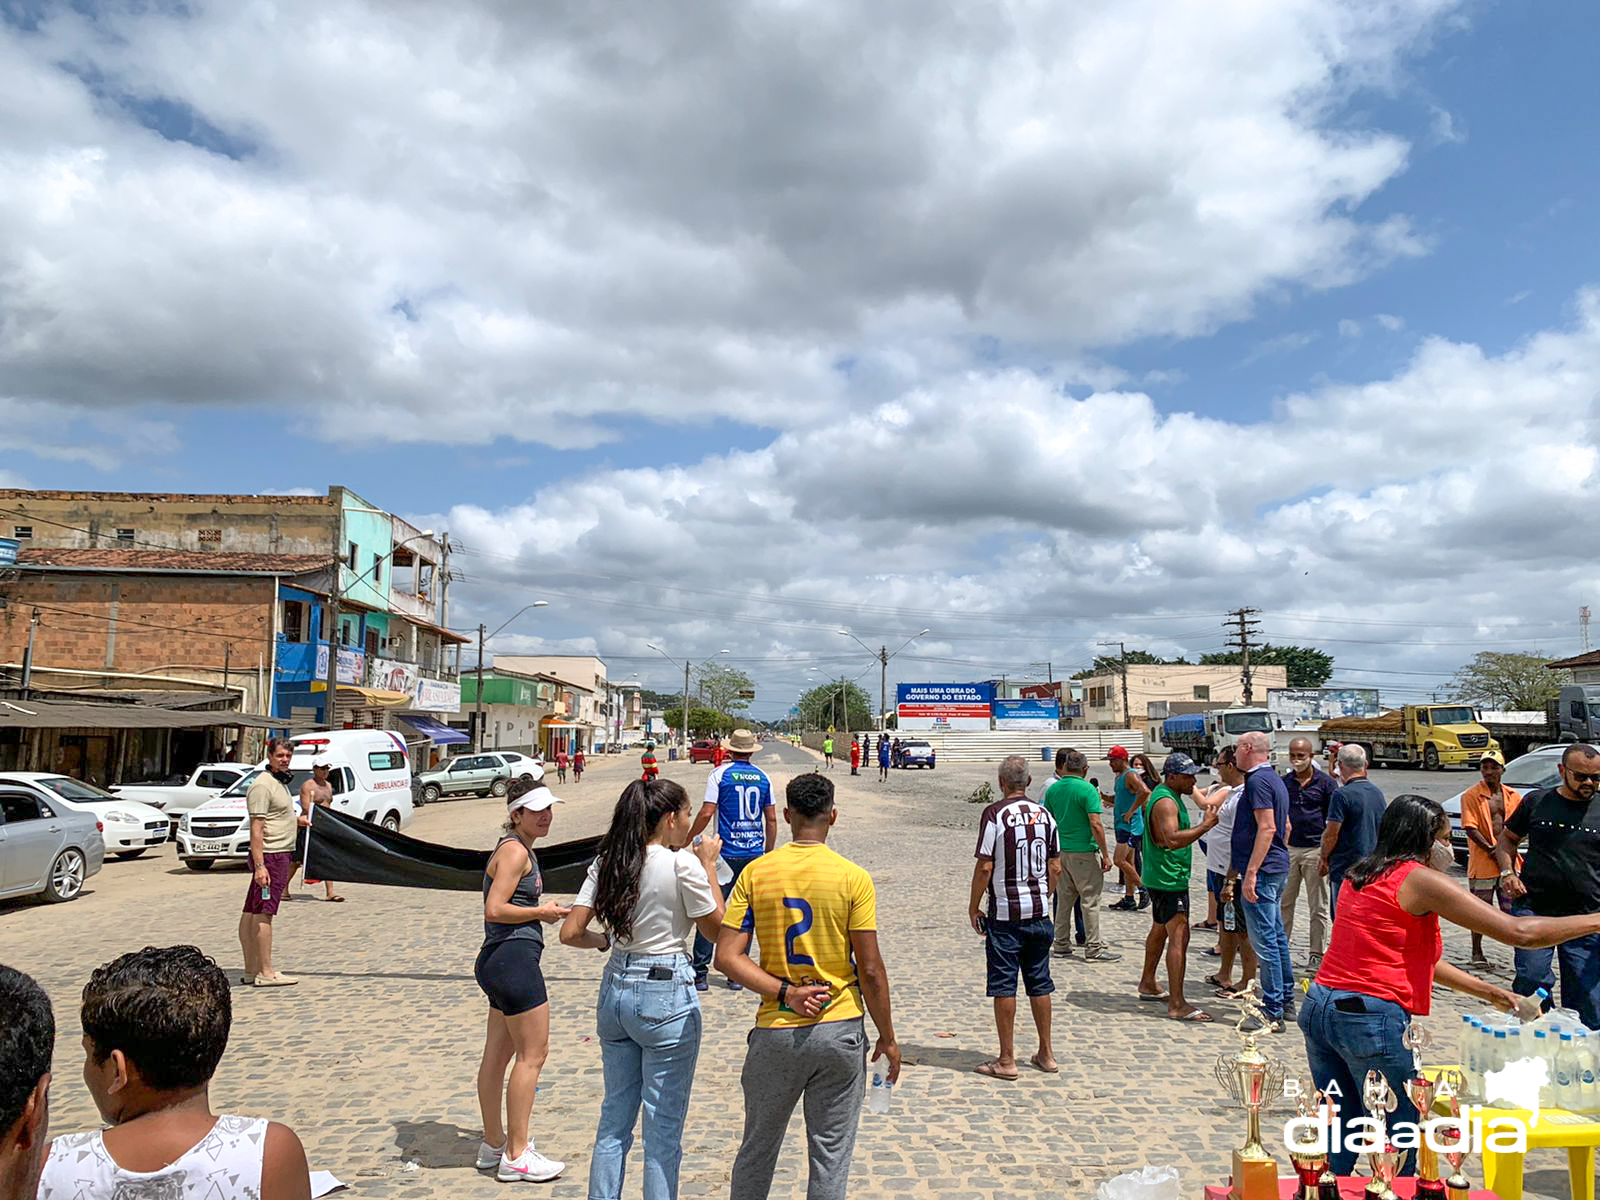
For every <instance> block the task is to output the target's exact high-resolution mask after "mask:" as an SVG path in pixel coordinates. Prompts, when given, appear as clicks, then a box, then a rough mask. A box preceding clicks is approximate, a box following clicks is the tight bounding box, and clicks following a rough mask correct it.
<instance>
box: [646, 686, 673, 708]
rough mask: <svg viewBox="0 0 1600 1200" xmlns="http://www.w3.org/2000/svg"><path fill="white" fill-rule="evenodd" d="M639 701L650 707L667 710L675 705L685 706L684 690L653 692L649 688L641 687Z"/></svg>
mask: <svg viewBox="0 0 1600 1200" xmlns="http://www.w3.org/2000/svg"><path fill="white" fill-rule="evenodd" d="M639 703H640V704H642V705H644V706H645V707H646V708H648V709H657V710H665V709H669V708H672V707H674V706H676V707H678V708H680V709H681V708H682V707H683V693H682V692H652V691H651V690H650V689H649V688H640V689H639Z"/></svg>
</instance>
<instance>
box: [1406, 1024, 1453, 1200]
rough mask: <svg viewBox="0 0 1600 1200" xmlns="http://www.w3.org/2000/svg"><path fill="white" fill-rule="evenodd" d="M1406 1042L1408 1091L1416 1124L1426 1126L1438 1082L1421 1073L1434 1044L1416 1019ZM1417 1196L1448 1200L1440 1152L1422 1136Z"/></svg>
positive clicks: (1418, 1151)
mask: <svg viewBox="0 0 1600 1200" xmlns="http://www.w3.org/2000/svg"><path fill="white" fill-rule="evenodd" d="M1403 1040H1404V1042H1405V1044H1406V1045H1407V1046H1408V1047H1409V1048H1410V1050H1411V1063H1412V1070H1411V1078H1410V1079H1408V1080H1406V1095H1407V1096H1408V1097H1409V1098H1410V1100H1411V1103H1413V1104H1415V1105H1416V1106H1417V1124H1418V1125H1420V1126H1426V1124H1427V1121H1428V1118H1429V1116H1430V1115H1431V1114H1432V1112H1433V1101H1434V1098H1435V1097H1436V1096H1437V1095H1438V1094H1439V1085H1438V1083H1437V1082H1436V1081H1434V1080H1432V1079H1429V1078H1428V1077H1427V1076H1426V1075H1424V1074H1423V1073H1422V1051H1423V1050H1424V1049H1426V1048H1427V1047H1428V1046H1430V1045H1432V1044H1433V1039H1432V1038H1431V1037H1430V1036H1428V1031H1427V1030H1426V1029H1424V1028H1423V1027H1422V1026H1420V1025H1417V1024H1415V1023H1413V1024H1412V1025H1410V1026H1409V1027H1408V1028H1407V1029H1406V1032H1405V1037H1404V1039H1403ZM1417 1200H1445V1185H1444V1181H1443V1180H1442V1179H1440V1178H1439V1155H1438V1152H1437V1151H1435V1150H1434V1149H1433V1148H1432V1147H1431V1146H1429V1145H1428V1141H1427V1139H1426V1138H1423V1140H1422V1145H1420V1146H1418V1147H1417Z"/></svg>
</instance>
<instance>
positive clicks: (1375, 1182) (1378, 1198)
mask: <svg viewBox="0 0 1600 1200" xmlns="http://www.w3.org/2000/svg"><path fill="white" fill-rule="evenodd" d="M1361 1106H1362V1107H1363V1108H1365V1109H1366V1110H1367V1115H1368V1116H1369V1117H1371V1118H1372V1119H1373V1120H1374V1121H1376V1122H1377V1123H1378V1129H1379V1130H1380V1131H1381V1133H1380V1134H1379V1142H1380V1144H1381V1145H1382V1147H1383V1149H1381V1150H1371V1151H1368V1153H1367V1165H1368V1167H1369V1168H1370V1169H1371V1171H1372V1182H1370V1183H1368V1184H1367V1189H1366V1195H1367V1200H1397V1197H1396V1196H1395V1193H1394V1188H1393V1186H1391V1185H1392V1183H1393V1181H1394V1177H1395V1176H1396V1175H1397V1174H1398V1173H1399V1171H1400V1152H1399V1151H1398V1150H1395V1149H1393V1148H1392V1147H1391V1146H1390V1144H1389V1114H1390V1113H1392V1112H1393V1111H1394V1110H1395V1109H1396V1108H1398V1107H1399V1106H1400V1097H1398V1096H1396V1095H1395V1094H1394V1089H1393V1088H1391V1087H1390V1086H1389V1081H1388V1080H1387V1079H1385V1078H1384V1076H1383V1072H1381V1071H1368V1072H1367V1078H1366V1080H1365V1081H1364V1082H1363V1083H1362V1086H1361Z"/></svg>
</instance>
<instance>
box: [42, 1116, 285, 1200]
mask: <svg viewBox="0 0 1600 1200" xmlns="http://www.w3.org/2000/svg"><path fill="white" fill-rule="evenodd" d="M266 1141H267V1122H266V1121H265V1120H264V1119H258V1118H255V1117H226V1116H224V1117H218V1118H217V1123H216V1124H215V1125H213V1126H212V1127H211V1132H210V1133H208V1134H206V1136H205V1137H203V1138H201V1139H200V1141H199V1143H198V1144H197V1145H195V1146H194V1147H193V1148H192V1149H190V1150H189V1151H188V1152H187V1153H185V1154H184V1155H183V1156H182V1157H181V1158H179V1159H178V1161H177V1162H175V1163H171V1164H169V1165H168V1166H165V1167H162V1168H161V1169H160V1170H159V1171H125V1170H123V1169H122V1168H121V1167H119V1166H117V1164H116V1163H115V1162H114V1161H113V1160H112V1158H111V1155H109V1154H108V1153H106V1143H105V1139H104V1138H102V1137H101V1136H100V1131H99V1130H95V1131H94V1132H93V1133H69V1134H65V1135H63V1136H61V1137H58V1138H56V1140H55V1141H54V1142H52V1143H51V1144H50V1157H49V1158H47V1159H46V1160H45V1164H44V1173H43V1174H42V1175H41V1176H40V1177H39V1200H258V1197H260V1195H261V1152H262V1149H263V1148H264V1147H265V1145H266Z"/></svg>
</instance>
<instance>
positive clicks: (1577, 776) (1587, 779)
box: [1567, 767, 1600, 783]
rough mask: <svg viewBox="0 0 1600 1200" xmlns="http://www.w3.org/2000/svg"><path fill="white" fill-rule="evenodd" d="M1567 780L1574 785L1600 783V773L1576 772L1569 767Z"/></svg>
mask: <svg viewBox="0 0 1600 1200" xmlns="http://www.w3.org/2000/svg"><path fill="white" fill-rule="evenodd" d="M1567 778H1568V779H1570V780H1572V782H1573V783H1600V771H1574V770H1573V769H1572V768H1571V767H1568V768H1567Z"/></svg>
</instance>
